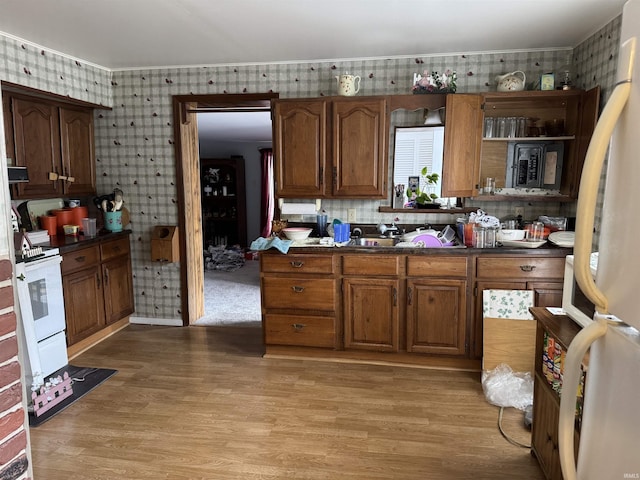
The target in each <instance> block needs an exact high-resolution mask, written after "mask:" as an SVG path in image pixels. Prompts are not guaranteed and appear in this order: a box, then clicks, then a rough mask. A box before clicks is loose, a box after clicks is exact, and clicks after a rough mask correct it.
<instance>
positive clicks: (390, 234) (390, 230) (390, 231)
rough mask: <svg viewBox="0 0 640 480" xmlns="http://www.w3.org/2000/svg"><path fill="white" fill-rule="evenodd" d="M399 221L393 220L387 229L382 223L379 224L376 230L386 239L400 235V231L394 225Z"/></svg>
mask: <svg viewBox="0 0 640 480" xmlns="http://www.w3.org/2000/svg"><path fill="white" fill-rule="evenodd" d="M398 220H399V218H397V217H396V218H394V219H393V222H391V226H390V227H387V226H386V225H385V224H384V223H379V224H378V226H377V228H378V232H380V234H381V235H387V236H388V237H393V236H394V235H396V234H398V233H400V229H399V228H398V226H397V225H396V222H397V221H398Z"/></svg>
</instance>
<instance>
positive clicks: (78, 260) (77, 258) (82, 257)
mask: <svg viewBox="0 0 640 480" xmlns="http://www.w3.org/2000/svg"><path fill="white" fill-rule="evenodd" d="M85 258H86V257H85V256H84V255H80V256H79V257H76V262H84V260H85Z"/></svg>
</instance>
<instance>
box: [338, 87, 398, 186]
mask: <svg viewBox="0 0 640 480" xmlns="http://www.w3.org/2000/svg"><path fill="white" fill-rule="evenodd" d="M331 117H332V126H333V131H332V134H333V182H332V184H333V196H334V197H352V198H353V197H361V198H386V197H387V188H386V180H387V153H388V152H387V138H388V135H387V130H388V126H387V112H386V99H385V98H383V97H377V98H376V97H373V98H370V99H356V100H353V99H339V100H334V101H333V102H332V115H331Z"/></svg>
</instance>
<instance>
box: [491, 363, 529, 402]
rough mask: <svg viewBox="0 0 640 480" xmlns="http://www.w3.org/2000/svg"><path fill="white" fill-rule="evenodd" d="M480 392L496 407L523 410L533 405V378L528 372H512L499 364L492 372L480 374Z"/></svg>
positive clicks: (507, 367)
mask: <svg viewBox="0 0 640 480" xmlns="http://www.w3.org/2000/svg"><path fill="white" fill-rule="evenodd" d="M482 390H483V391H484V395H485V397H486V398H487V401H488V402H489V403H491V404H493V405H497V406H498V407H515V408H517V409H518V410H524V409H525V408H527V406H529V405H532V404H533V378H532V377H531V374H530V373H529V372H525V373H521V372H517V373H516V372H514V371H513V370H512V369H511V367H510V366H509V365H507V364H506V363H501V364H500V365H498V366H497V367H496V368H494V369H493V370H488V371H487V370H484V371H483V372H482Z"/></svg>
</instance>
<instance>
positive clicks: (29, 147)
mask: <svg viewBox="0 0 640 480" xmlns="http://www.w3.org/2000/svg"><path fill="white" fill-rule="evenodd" d="M11 110H12V118H13V130H14V139H15V149H16V158H15V162H14V165H16V166H19V167H27V172H28V174H29V182H28V183H19V184H17V185H16V186H17V190H18V196H19V197H20V198H33V197H55V196H59V195H61V194H62V185H61V184H60V183H59V182H54V181H51V180H49V173H50V172H56V173H62V172H61V171H60V124H59V120H58V108H57V107H56V106H55V105H53V104H51V103H47V102H43V101H41V100H29V99H23V98H13V99H12V102H11ZM5 114H6V112H5Z"/></svg>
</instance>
